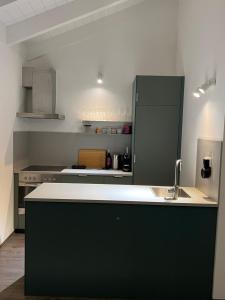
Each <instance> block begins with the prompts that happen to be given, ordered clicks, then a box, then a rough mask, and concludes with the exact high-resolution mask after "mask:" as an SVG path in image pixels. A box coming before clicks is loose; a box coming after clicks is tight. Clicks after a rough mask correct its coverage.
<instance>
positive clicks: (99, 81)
mask: <svg viewBox="0 0 225 300" xmlns="http://www.w3.org/2000/svg"><path fill="white" fill-rule="evenodd" d="M97 83H98V84H103V76H102V73H98V78H97Z"/></svg>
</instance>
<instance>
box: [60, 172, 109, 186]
mask: <svg viewBox="0 0 225 300" xmlns="http://www.w3.org/2000/svg"><path fill="white" fill-rule="evenodd" d="M56 182H63V183H96V184H97V183H99V184H101V183H104V176H93V175H83V174H81V175H80V174H79V175H60V176H59V177H57V180H56Z"/></svg>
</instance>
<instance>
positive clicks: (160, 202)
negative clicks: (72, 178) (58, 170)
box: [25, 183, 217, 299]
mask: <svg viewBox="0 0 225 300" xmlns="http://www.w3.org/2000/svg"><path fill="white" fill-rule="evenodd" d="M184 190H185V192H186V193H187V194H189V196H190V198H182V197H181V198H179V199H178V200H170V201H167V200H165V199H164V198H163V197H157V196H156V195H155V194H154V192H153V188H152V187H148V186H130V185H128V186H122V185H95V184H62V183H44V184H42V185H41V186H39V187H38V188H37V189H36V190H34V191H33V192H32V193H31V194H29V195H28V196H27V197H26V245H25V246H26V251H25V294H26V295H37V296H38V295H44V296H74V297H90V298H92V297H93V298H137V299H195V298H197V299H211V295H212V280H213V265H214V248H215V235H216V220H217V203H216V202H213V201H210V200H209V199H208V200H207V199H205V197H204V195H203V194H202V193H201V192H199V191H198V190H196V189H194V188H185V189H184Z"/></svg>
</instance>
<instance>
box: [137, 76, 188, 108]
mask: <svg viewBox="0 0 225 300" xmlns="http://www.w3.org/2000/svg"><path fill="white" fill-rule="evenodd" d="M182 89H183V77H177V76H137V77H136V94H137V98H136V101H137V106H142V105H156V106H158V105H179V104H180V96H181V91H182Z"/></svg>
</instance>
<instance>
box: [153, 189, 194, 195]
mask: <svg viewBox="0 0 225 300" xmlns="http://www.w3.org/2000/svg"><path fill="white" fill-rule="evenodd" d="M168 189H169V188H167V187H166V188H161V187H153V188H152V191H153V193H154V194H155V196H156V197H163V198H165V197H168V196H170V194H169V192H168ZM178 197H179V198H191V197H190V196H189V195H188V194H187V193H186V192H185V191H184V190H183V189H179V194H178Z"/></svg>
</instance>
